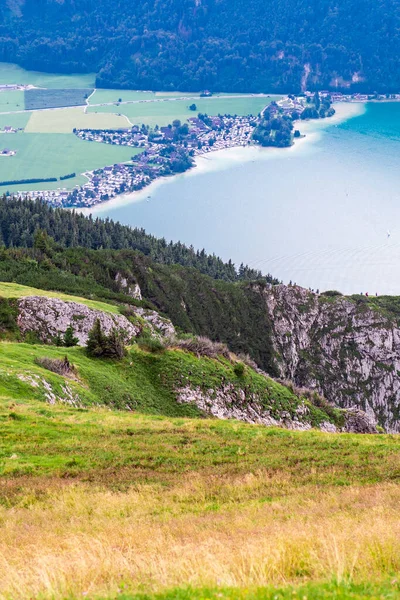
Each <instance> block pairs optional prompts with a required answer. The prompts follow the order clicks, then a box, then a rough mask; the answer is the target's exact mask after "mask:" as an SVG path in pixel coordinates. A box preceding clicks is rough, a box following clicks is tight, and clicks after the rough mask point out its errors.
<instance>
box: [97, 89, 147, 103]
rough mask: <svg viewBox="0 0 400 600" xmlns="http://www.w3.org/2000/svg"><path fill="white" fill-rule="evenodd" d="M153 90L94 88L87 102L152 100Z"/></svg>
mask: <svg viewBox="0 0 400 600" xmlns="http://www.w3.org/2000/svg"><path fill="white" fill-rule="evenodd" d="M155 97H156V94H155V93H154V92H140V91H135V90H96V91H95V93H94V94H93V96H92V97H91V98H90V100H89V104H102V103H108V102H118V100H119V99H121V100H122V101H123V102H131V101H140V100H154V99H155Z"/></svg>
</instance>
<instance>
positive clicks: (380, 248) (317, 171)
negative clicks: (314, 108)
mask: <svg viewBox="0 0 400 600" xmlns="http://www.w3.org/2000/svg"><path fill="white" fill-rule="evenodd" d="M338 112H339V114H338V117H337V118H335V117H334V118H333V120H332V121H330V122H328V121H323V122H315V123H314V122H309V123H301V124H300V128H301V130H302V132H305V134H306V138H305V139H304V140H300V142H298V143H296V144H295V146H294V147H293V148H291V149H283V150H278V149H268V148H266V149H261V148H246V149H244V148H243V149H233V150H230V151H223V152H221V153H213V155H214V156H211V157H207V158H202V159H199V167H197V168H196V169H194V170H193V171H192V172H190V173H189V174H184V175H181V176H178V177H174V178H171V179H170V180H168V179H166V180H165V181H163V182H162V183H161V184H160V182H157V183H156V184H155V185H153V186H152V187H151V188H147V190H145V191H144V192H142V193H141V194H136V195H132V196H131V198H130V200H127V199H126V198H125V199H117V200H115V201H113V202H111V203H109V204H107V205H103V206H101V207H98V208H97V209H96V211H95V212H96V214H98V215H99V216H109V217H110V218H112V219H115V220H119V221H120V222H122V223H124V224H129V225H133V226H137V227H144V228H145V229H146V230H147V231H148V232H149V233H152V234H154V235H156V236H158V237H165V238H166V239H167V240H170V239H172V240H174V241H177V240H181V241H182V242H184V243H186V244H188V245H190V244H192V245H193V246H194V247H195V248H199V249H201V248H203V247H204V248H205V249H206V250H207V251H208V252H210V253H215V254H217V255H219V256H221V257H222V258H224V259H226V260H228V259H229V258H232V260H233V261H234V262H235V263H236V264H240V263H241V262H243V263H247V264H249V265H250V266H253V267H255V268H259V269H261V270H262V271H263V272H264V273H267V272H270V273H272V274H273V275H274V276H276V277H278V278H279V279H281V280H283V282H284V283H288V282H289V281H290V280H291V281H293V282H296V283H297V284H300V285H303V286H305V287H311V288H313V289H317V288H319V289H320V290H327V289H338V290H340V291H342V292H344V293H360V292H363V293H365V292H368V293H369V294H375V293H378V294H384V293H390V294H400V168H399V167H400V103H396V102H392V103H390V102H387V103H386V102H385V103H369V104H367V105H346V106H339V107H338ZM351 115H353V116H352V117H351V118H346V117H350V116H351ZM148 195H151V199H150V200H147V196H148ZM138 200H141V201H138Z"/></svg>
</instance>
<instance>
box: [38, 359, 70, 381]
mask: <svg viewBox="0 0 400 600" xmlns="http://www.w3.org/2000/svg"><path fill="white" fill-rule="evenodd" d="M35 363H36V364H37V365H39V366H40V367H43V368H44V369H47V370H48V371H52V372H53V373H57V375H63V376H67V375H72V374H74V373H75V367H74V365H73V364H72V363H70V362H69V360H68V356H65V357H64V358H48V357H47V356H43V357H37V358H35Z"/></svg>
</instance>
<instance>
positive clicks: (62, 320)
mask: <svg viewBox="0 0 400 600" xmlns="http://www.w3.org/2000/svg"><path fill="white" fill-rule="evenodd" d="M96 319H99V320H100V324H101V328H102V330H103V331H104V332H105V333H106V334H109V333H110V332H111V331H112V329H114V328H115V329H118V330H119V331H121V332H122V334H123V336H124V339H125V341H126V342H129V341H130V340H131V339H132V338H134V337H136V336H137V335H138V333H139V332H140V328H139V326H136V325H133V324H132V323H131V322H130V321H128V319H127V318H126V317H124V316H122V315H117V314H111V313H105V312H102V311H100V310H94V309H92V308H89V307H87V306H86V305H85V304H78V303H77V302H65V301H63V300H59V299H58V298H45V297H43V296H29V297H26V298H21V299H20V300H19V315H18V326H19V328H20V330H21V331H22V332H23V333H26V332H27V331H33V332H35V333H36V334H37V335H38V337H39V338H40V339H41V340H42V341H43V342H49V341H51V340H52V339H54V338H55V337H56V335H57V334H58V333H59V334H61V335H62V334H64V333H65V331H66V329H67V327H68V326H69V325H72V327H73V329H74V334H75V336H76V337H77V338H78V340H79V345H80V346H84V345H85V344H86V342H87V339H88V335H89V331H90V330H91V329H92V327H93V325H94V323H95V321H96Z"/></svg>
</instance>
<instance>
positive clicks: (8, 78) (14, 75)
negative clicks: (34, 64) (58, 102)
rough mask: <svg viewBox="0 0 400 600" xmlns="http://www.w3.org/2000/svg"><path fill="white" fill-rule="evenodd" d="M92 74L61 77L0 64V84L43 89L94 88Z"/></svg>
mask: <svg viewBox="0 0 400 600" xmlns="http://www.w3.org/2000/svg"><path fill="white" fill-rule="evenodd" d="M95 80H96V76H95V74H94V73H89V74H85V75H81V74H77V75H62V74H54V73H39V72H37V71H25V69H22V68H21V67H19V66H18V65H13V64H8V63H0V84H6V83H11V84H12V83H16V84H19V85H35V86H37V87H44V88H94V84H95Z"/></svg>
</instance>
